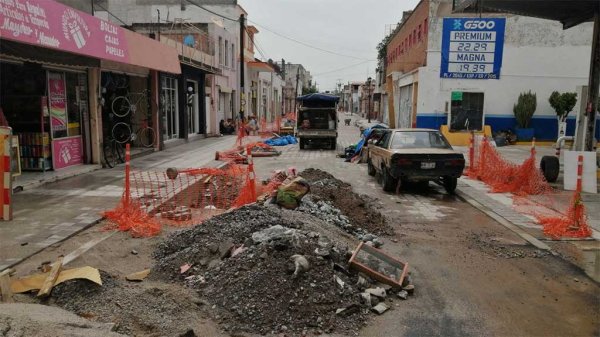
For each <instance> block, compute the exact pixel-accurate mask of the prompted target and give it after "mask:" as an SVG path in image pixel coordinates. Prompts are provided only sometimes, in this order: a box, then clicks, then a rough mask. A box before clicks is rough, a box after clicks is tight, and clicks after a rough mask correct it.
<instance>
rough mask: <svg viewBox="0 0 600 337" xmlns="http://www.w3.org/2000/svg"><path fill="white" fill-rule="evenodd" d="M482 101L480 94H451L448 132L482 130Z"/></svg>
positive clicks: (456, 92) (481, 94)
mask: <svg viewBox="0 0 600 337" xmlns="http://www.w3.org/2000/svg"><path fill="white" fill-rule="evenodd" d="M483 99H484V97H483V93H482V92H462V91H455V92H452V94H451V110H450V131H470V130H475V131H481V130H482V129H483Z"/></svg>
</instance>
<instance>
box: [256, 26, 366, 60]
mask: <svg viewBox="0 0 600 337" xmlns="http://www.w3.org/2000/svg"><path fill="white" fill-rule="evenodd" d="M248 22H251V23H252V24H254V25H256V26H258V27H260V28H262V29H264V30H266V31H269V32H271V33H273V34H275V35H277V36H279V37H282V38H284V39H286V40H290V41H293V42H296V43H298V44H301V45H303V46H305V47H308V48H312V49H315V50H319V51H322V52H325V53H329V54H333V55H337V56H342V57H348V58H353V59H356V60H363V61H376V60H374V59H373V60H370V59H366V58H364V57H356V56H352V55H346V54H342V53H338V52H336V51H332V50H327V49H324V48H321V47H317V46H313V45H311V44H309V43H306V42H302V41H300V40H297V39H295V38H293V37H289V36H286V35H283V34H281V33H278V32H276V31H275V30H273V29H270V28H268V27H266V26H264V25H261V24H259V23H257V22H255V21H252V20H249V19H248Z"/></svg>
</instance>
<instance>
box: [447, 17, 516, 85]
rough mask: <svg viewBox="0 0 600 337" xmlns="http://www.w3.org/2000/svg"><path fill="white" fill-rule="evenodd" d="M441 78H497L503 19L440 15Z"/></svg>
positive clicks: (500, 58)
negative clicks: (442, 17) (441, 21)
mask: <svg viewBox="0 0 600 337" xmlns="http://www.w3.org/2000/svg"><path fill="white" fill-rule="evenodd" d="M443 25H444V27H443V32H442V64H441V67H440V77H441V78H465V79H496V80H497V79H500V68H501V67H502V53H503V49H504V28H505V25H506V19H504V18H444V22H443Z"/></svg>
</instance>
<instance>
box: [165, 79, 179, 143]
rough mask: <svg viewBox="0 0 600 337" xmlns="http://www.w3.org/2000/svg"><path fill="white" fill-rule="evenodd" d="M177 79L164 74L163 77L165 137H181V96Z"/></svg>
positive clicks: (166, 138)
mask: <svg viewBox="0 0 600 337" xmlns="http://www.w3.org/2000/svg"><path fill="white" fill-rule="evenodd" d="M177 88H178V87H177V79H176V78H172V77H167V76H164V77H163V78H162V88H161V105H162V109H161V110H162V111H161V112H162V119H163V139H164V140H169V139H175V138H178V137H179V96H178V89H177Z"/></svg>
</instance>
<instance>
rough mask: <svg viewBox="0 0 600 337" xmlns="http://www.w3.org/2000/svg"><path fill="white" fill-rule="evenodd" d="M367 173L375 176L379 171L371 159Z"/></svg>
mask: <svg viewBox="0 0 600 337" xmlns="http://www.w3.org/2000/svg"><path fill="white" fill-rule="evenodd" d="M367 173H368V174H369V175H370V176H371V177H374V176H375V174H377V171H376V170H375V166H373V164H372V163H371V159H368V160H367Z"/></svg>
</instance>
